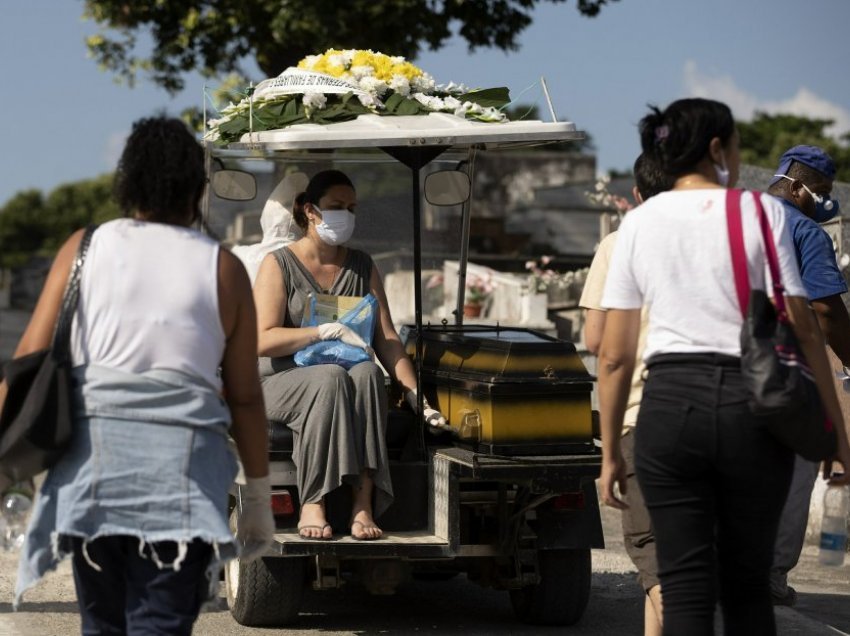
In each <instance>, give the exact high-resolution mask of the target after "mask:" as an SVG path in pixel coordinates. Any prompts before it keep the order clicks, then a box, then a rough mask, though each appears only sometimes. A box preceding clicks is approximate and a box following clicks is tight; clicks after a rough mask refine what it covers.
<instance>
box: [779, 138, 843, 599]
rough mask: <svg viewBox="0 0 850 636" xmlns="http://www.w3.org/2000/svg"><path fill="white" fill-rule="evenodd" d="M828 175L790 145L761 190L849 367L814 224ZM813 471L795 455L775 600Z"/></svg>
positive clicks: (827, 190) (832, 204) (795, 550)
mask: <svg viewBox="0 0 850 636" xmlns="http://www.w3.org/2000/svg"><path fill="white" fill-rule="evenodd" d="M834 178H835V163H834V162H833V161H832V158H831V157H830V156H829V155H828V154H827V153H826V152H825V151H824V150H823V149H822V148H819V147H817V146H794V147H793V148H791V149H789V150H787V151H786V152H785V154H783V155H782V157H781V158H780V160H779V168H778V169H777V171H776V174H775V175H774V176H773V179H772V180H771V181H770V186H769V187H768V190H767V191H768V193H770V194H772V195H774V196H775V197H777V198H778V199H779V200H780V201H781V202H782V204H783V206H784V207H785V212H786V214H787V222H788V229H789V230H790V232H791V236H792V238H793V241H794V248H795V250H796V252H797V262H798V263H799V265H800V274H801V277H802V280H803V287H805V289H806V294H807V295H808V297H809V301H810V303H811V306H812V309H813V310H814V312H815V315H816V316H817V320H818V323H819V325H820V328H821V330H822V331H823V333H824V336H825V337H826V340H827V342H828V343H829V346H830V347H831V348H832V350H833V352H835V355H836V356H838V358H839V359H840V360H841V363H842V364H843V365H844V368H845V372H846V371H847V370H848V367H850V316H848V313H847V308H846V307H845V306H844V302H843V301H842V300H841V294H843V293H844V292H846V291H847V283H846V282H845V280H844V276H843V275H842V274H841V271H840V270H839V269H838V264H837V263H836V260H835V251H834V249H833V246H832V239H831V238H830V237H829V235H828V234H827V233H826V232H825V231H824V230H823V228H821V227H820V226H819V225H818V224H819V223H824V222H826V221H829V220H830V219H832V218H833V217H835V216H836V215H837V214H838V213H839V205H838V201H837V200H835V199H832V198H831V196H830V194H831V192H832V182H833V179H834ZM817 473H818V464H817V463H815V462H810V461H807V460H805V459H803V458H802V457H799V456H798V457H796V459H795V462H794V476H793V479H792V481H791V488H790V489H789V491H788V499H787V500H786V502H785V508H784V509H783V510H782V517H781V520H780V522H779V532H778V533H777V536H776V547H775V549H774V555H773V568H772V569H771V573H770V587H771V595H772V596H773V602H774V604H777V605H793V604H794V603H795V602H796V600H797V593H796V592H795V590H794V588H793V587H791V586H790V585H788V572H789V570H791V569H792V568H794V566H796V565H797V561H798V560H799V558H800V552H801V551H802V549H803V542H804V540H805V537H806V526H807V525H808V520H809V501H810V499H811V496H812V487H813V486H814V482H815V479H816V478H817Z"/></svg>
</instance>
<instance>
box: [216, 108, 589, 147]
mask: <svg viewBox="0 0 850 636" xmlns="http://www.w3.org/2000/svg"><path fill="white" fill-rule="evenodd" d="M583 138H584V133H583V132H581V131H578V130H576V127H575V124H574V123H572V122H542V121H510V122H501V123H491V122H480V121H474V120H469V119H465V118H462V117H457V116H455V115H451V114H449V113H429V114H428V115H406V116H381V115H360V116H359V117H357V118H356V119H353V120H351V121H345V122H338V123H335V124H325V125H321V124H298V125H295V126H288V127H287V128H281V129H279V130H266V131H262V132H249V133H245V134H244V135H242V137H241V139H240V141H238V142H235V143H231V144H229V146H228V149H230V150H236V151H239V150H242V151H261V152H262V151H267V152H268V151H272V152H273V151H276V150H313V149H315V150H322V149H328V150H329V149H341V148H385V147H407V148H411V149H412V148H416V147H429V146H431V147H435V146H436V147H441V148H444V149H448V148H455V149H465V148H469V147H472V146H475V147H483V148H493V147H504V146H528V145H539V144H545V143H553V142H563V141H575V140H580V139H583Z"/></svg>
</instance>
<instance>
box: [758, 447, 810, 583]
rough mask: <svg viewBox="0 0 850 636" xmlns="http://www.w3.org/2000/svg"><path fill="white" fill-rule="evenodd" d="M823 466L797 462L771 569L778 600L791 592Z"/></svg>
mask: <svg viewBox="0 0 850 636" xmlns="http://www.w3.org/2000/svg"><path fill="white" fill-rule="evenodd" d="M819 467H820V463H818V462H810V461H808V460H806V459H803V458H802V457H800V456H799V455H797V456H796V457H795V458H794V474H793V476H792V478H791V488H790V489H789V490H788V498H787V499H786V500H785V507H784V508H783V509H782V517H781V518H780V519H779V531H778V532H777V533H776V546H775V547H774V549H773V567H772V568H771V569H770V591H771V593H772V594H773V595H774V596H785V595H786V594H787V592H788V572H789V571H790V570H792V569H794V567H795V566H796V565H797V561H798V560H799V559H800V553H801V552H802V551H803V543H804V542H805V540H806V527H807V526H808V524H809V504H810V502H811V499H812V488H813V487H814V485H815V479H817V476H818V468H819Z"/></svg>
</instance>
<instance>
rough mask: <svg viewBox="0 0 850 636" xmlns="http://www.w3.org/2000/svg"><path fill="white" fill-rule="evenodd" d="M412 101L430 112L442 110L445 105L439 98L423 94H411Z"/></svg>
mask: <svg viewBox="0 0 850 636" xmlns="http://www.w3.org/2000/svg"><path fill="white" fill-rule="evenodd" d="M413 99H415V100H416V101H417V102H419V103H420V104H422V105H423V106H425V107H426V108H430V109H431V110H442V109H443V107H444V105H445V104H443V100H442V99H440V98H439V97H436V96H434V95H426V94H425V93H413Z"/></svg>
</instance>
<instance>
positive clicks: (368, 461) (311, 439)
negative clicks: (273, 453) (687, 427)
mask: <svg viewBox="0 0 850 636" xmlns="http://www.w3.org/2000/svg"><path fill="white" fill-rule="evenodd" d="M262 385H263V397H264V399H265V403H266V413H267V414H268V417H269V419H271V420H275V421H277V422H282V423H284V424H286V426H288V427H289V428H290V429H291V430H292V433H293V438H294V440H293V447H292V461H293V462H295V466H296V468H297V469H298V470H297V481H298V493H299V495H300V498H301V502H302V503H318V502H319V501H321V499H322V498H323V497H324V496H325V495H327V494H328V493H329V492H331V491H332V490H335V489H337V488H339V487H340V486H341V485H342V484H343V483H348V484H350V485H352V486H356V485H357V483H358V481H359V478H360V473H361V472H362V471H363V470H368V471H369V472H370V473H371V475H372V479H373V480H374V482H375V495H374V515H375V516H376V517H377V516H379V515H380V514H381V513H382V512H384V510H386V509H387V507H388V506H389V505H390V504H391V503H392V501H393V488H392V483H391V481H390V470H389V463H388V459H387V443H386V436H385V433H386V429H387V394H386V389H385V387H384V374H383V372H382V371H381V368H380V367H379V366H378V365H377V364H375V363H374V362H361V363H360V364H358V365H356V366H354V367H352V368H351V369H349V370H348V371H346V370H345V369H343V368H342V367H340V366H338V365H335V364H320V365H316V366H312V367H296V368H294V369H289V370H287V371H281V372H279V373H276V374H274V375H270V376H266V377H263V378H262Z"/></svg>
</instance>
